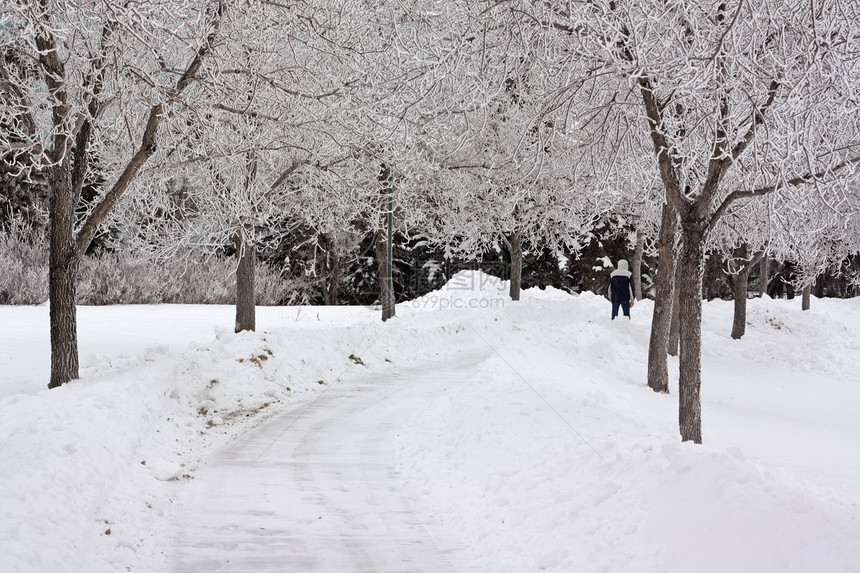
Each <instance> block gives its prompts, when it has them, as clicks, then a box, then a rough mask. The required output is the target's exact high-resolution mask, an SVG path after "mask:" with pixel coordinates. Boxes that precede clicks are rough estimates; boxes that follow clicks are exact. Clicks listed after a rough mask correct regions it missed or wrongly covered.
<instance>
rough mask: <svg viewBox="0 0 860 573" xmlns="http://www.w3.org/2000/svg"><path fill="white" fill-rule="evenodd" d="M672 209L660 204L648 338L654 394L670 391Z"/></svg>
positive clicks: (672, 264) (673, 257)
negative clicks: (653, 295)
mask: <svg viewBox="0 0 860 573" xmlns="http://www.w3.org/2000/svg"><path fill="white" fill-rule="evenodd" d="M676 219H677V216H676V214H675V209H673V208H672V207H671V206H670V205H669V204H668V203H666V204H665V205H663V214H662V219H661V222H660V236H659V238H658V243H657V257H658V260H657V281H656V294H655V298H654V315H653V318H652V319H651V339H650V342H649V344H648V386H649V387H650V388H651V389H652V390H654V391H655V392H662V393H668V392H669V369H668V365H667V363H666V351H667V344H668V341H669V325H670V322H671V319H672V297H673V291H674V290H675V253H674V250H675V229H676V226H677V222H676Z"/></svg>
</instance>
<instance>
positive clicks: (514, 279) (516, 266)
mask: <svg viewBox="0 0 860 573" xmlns="http://www.w3.org/2000/svg"><path fill="white" fill-rule="evenodd" d="M505 242H506V243H507V246H508V253H509V254H510V256H511V271H510V279H511V286H510V292H509V294H510V296H511V300H520V290H521V288H522V284H523V236H522V234H521V233H520V232H519V231H514V232H513V233H511V236H510V238H506V241H505Z"/></svg>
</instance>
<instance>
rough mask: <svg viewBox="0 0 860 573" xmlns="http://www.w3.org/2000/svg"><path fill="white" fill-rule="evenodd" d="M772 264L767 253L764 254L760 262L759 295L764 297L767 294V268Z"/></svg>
mask: <svg viewBox="0 0 860 573" xmlns="http://www.w3.org/2000/svg"><path fill="white" fill-rule="evenodd" d="M769 266H770V261H769V260H768V258H767V255H764V256H762V258H761V260H760V261H759V263H758V272H759V276H760V278H759V282H758V295H759V296H760V297H763V296H764V295H766V294H767V269H768V267H769Z"/></svg>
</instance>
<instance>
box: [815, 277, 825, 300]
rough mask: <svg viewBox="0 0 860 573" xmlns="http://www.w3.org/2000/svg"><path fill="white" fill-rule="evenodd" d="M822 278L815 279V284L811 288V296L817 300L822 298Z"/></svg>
mask: <svg viewBox="0 0 860 573" xmlns="http://www.w3.org/2000/svg"><path fill="white" fill-rule="evenodd" d="M824 276H825V275H818V276H817V277H816V279H815V284H814V285H813V286H812V294H814V295H815V296H816V297H818V298H824Z"/></svg>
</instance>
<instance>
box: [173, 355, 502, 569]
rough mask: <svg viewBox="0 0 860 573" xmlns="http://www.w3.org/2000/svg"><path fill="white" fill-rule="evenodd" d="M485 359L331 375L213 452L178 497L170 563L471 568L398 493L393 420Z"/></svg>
mask: <svg viewBox="0 0 860 573" xmlns="http://www.w3.org/2000/svg"><path fill="white" fill-rule="evenodd" d="M488 351H489V350H488ZM482 358H484V357H479V356H476V355H473V354H470V355H461V356H459V357H457V358H455V359H453V360H450V361H446V362H445V364H444V366H442V367H440V365H439V363H438V362H436V363H434V364H433V365H432V366H430V367H428V364H420V365H416V366H413V367H411V368H409V369H404V370H401V371H398V372H394V373H392V374H390V375H387V376H384V377H378V376H377V377H375V378H372V379H368V380H365V381H363V382H362V383H359V384H355V383H350V384H347V383H341V384H335V385H333V386H332V387H331V388H329V389H328V390H327V391H326V392H325V393H324V394H323V395H321V396H320V397H319V398H318V399H317V400H315V401H314V402H312V403H310V404H301V405H297V406H296V407H295V408H293V409H292V410H290V411H288V412H286V413H285V414H282V415H280V416H278V417H276V418H273V419H272V420H269V421H268V422H266V423H265V424H263V425H262V426H260V427H259V428H257V429H255V430H253V431H251V432H249V433H247V434H245V435H244V436H242V437H241V438H240V439H238V440H237V441H235V442H233V443H232V444H229V445H228V446H226V447H225V448H224V449H222V450H221V451H219V452H217V453H216V454H215V455H214V456H213V458H212V459H211V460H210V462H209V463H208V464H206V465H205V466H203V467H201V468H200V469H199V471H198V472H196V475H195V479H194V482H193V484H191V485H190V486H189V487H188V488H187V490H186V492H185V495H183V497H182V498H181V499H180V500H178V502H177V503H178V506H177V507H176V510H175V512H174V514H175V515H176V516H177V518H176V533H175V543H176V545H175V555H174V556H173V558H172V565H173V569H174V571H177V572H195V573H197V572H202V571H278V572H288V571H350V572H358V571H368V572H388V571H392V572H393V571H428V572H434V573H436V572H444V571H464V570H467V569H468V567H467V566H466V564H464V563H463V560H464V559H465V557H464V554H463V553H462V551H461V550H460V548H459V547H458V546H457V541H456V540H455V539H453V538H445V539H442V538H438V537H437V536H435V535H434V533H431V531H430V529H429V528H428V527H426V526H425V519H426V518H425V517H424V516H423V515H422V513H421V511H420V508H416V507H415V506H414V504H413V502H412V501H410V500H409V498H408V495H407V494H406V493H405V492H403V491H402V490H401V486H400V481H399V478H398V475H397V472H396V469H395V468H394V465H393V453H394V448H395V447H396V437H397V434H398V432H399V430H400V428H401V427H402V426H403V425H404V424H405V423H406V422H407V421H408V420H409V419H410V418H411V417H412V416H413V415H414V414H415V413H416V412H417V411H419V410H420V409H421V408H422V407H423V405H424V404H426V403H427V401H428V400H429V399H430V398H431V397H432V396H433V395H438V393H440V392H442V391H444V390H445V389H448V388H450V387H451V386H452V385H456V384H457V383H458V381H460V382H459V383H466V382H465V381H467V380H469V378H470V377H469V376H468V375H466V376H464V375H462V374H464V373H466V372H468V370H469V368H470V367H471V368H473V367H474V364H475V362H476V361H479V360H481V359H482ZM432 529H433V531H434V532H435V533H436V535H438V534H439V531H440V530H439V528H438V527H436V528H432Z"/></svg>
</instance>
